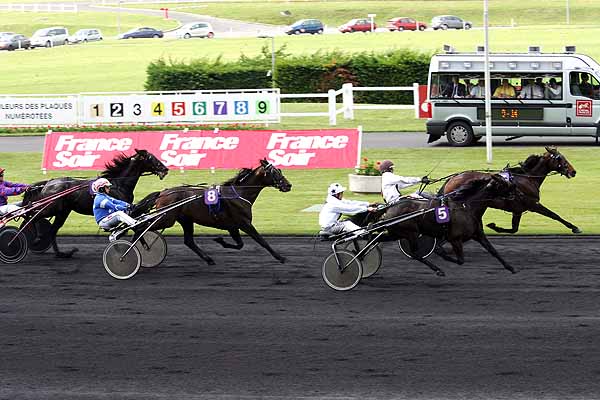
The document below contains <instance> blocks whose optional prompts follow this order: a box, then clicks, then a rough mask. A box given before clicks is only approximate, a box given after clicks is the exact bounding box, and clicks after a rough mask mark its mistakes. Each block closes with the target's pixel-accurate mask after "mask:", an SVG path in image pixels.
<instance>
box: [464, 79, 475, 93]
mask: <svg viewBox="0 0 600 400" xmlns="http://www.w3.org/2000/svg"><path fill="white" fill-rule="evenodd" d="M474 86H475V85H473V84H472V83H471V80H470V79H465V88H466V92H465V93H466V96H468V95H469V94H470V93H471V89H473V87H474Z"/></svg>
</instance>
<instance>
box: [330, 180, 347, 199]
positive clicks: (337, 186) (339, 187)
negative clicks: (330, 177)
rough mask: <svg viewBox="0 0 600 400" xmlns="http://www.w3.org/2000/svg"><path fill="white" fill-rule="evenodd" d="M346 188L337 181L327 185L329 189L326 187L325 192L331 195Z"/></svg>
mask: <svg viewBox="0 0 600 400" xmlns="http://www.w3.org/2000/svg"><path fill="white" fill-rule="evenodd" d="M345 191H346V188H345V187H343V186H342V185H340V184H339V183H332V184H331V185H329V189H327V193H328V194H331V195H334V196H335V195H336V194H338V193H342V192H345Z"/></svg>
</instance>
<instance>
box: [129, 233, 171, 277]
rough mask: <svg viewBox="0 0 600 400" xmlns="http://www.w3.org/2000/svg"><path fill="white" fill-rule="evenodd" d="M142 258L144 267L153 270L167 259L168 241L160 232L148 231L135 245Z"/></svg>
mask: <svg viewBox="0 0 600 400" xmlns="http://www.w3.org/2000/svg"><path fill="white" fill-rule="evenodd" d="M135 247H136V248H137V249H138V250H139V251H140V255H141V256H142V267H144V268H152V267H156V266H157V265H159V264H160V263H162V262H163V261H164V259H165V257H167V241H166V240H165V238H164V237H163V236H162V235H161V234H160V233H158V232H155V231H148V232H146V233H144V236H143V237H142V238H141V239H140V240H139V241H138V242H137V243H136V244H135Z"/></svg>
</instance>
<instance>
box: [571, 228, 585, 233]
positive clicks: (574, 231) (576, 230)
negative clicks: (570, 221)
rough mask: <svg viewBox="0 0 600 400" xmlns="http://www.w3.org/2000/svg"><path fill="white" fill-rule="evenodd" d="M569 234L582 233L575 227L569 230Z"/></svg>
mask: <svg viewBox="0 0 600 400" xmlns="http://www.w3.org/2000/svg"><path fill="white" fill-rule="evenodd" d="M571 232H573V233H582V232H583V231H582V230H581V229H579V228H577V227H575V228H573V229H571Z"/></svg>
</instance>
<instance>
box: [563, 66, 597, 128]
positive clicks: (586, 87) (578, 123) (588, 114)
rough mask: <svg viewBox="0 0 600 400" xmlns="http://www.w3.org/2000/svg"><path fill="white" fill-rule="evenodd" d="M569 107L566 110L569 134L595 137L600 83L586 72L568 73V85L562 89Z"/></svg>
mask: <svg viewBox="0 0 600 400" xmlns="http://www.w3.org/2000/svg"><path fill="white" fill-rule="evenodd" d="M564 90H565V91H566V98H567V101H568V102H569V103H571V105H572V106H571V107H570V108H567V121H570V123H571V134H572V135H576V136H595V135H596V132H597V130H598V128H597V121H598V119H599V118H600V96H599V94H598V91H599V90H600V83H599V82H598V79H597V78H596V77H594V76H593V75H592V74H589V73H587V72H576V71H572V72H570V73H569V85H568V86H567V87H565V88H564Z"/></svg>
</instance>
